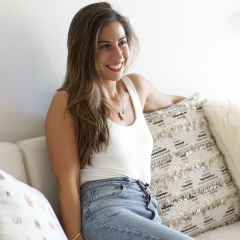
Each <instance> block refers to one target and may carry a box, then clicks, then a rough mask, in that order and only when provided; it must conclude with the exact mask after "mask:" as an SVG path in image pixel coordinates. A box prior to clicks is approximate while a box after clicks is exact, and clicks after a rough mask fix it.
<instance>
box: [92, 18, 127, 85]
mask: <svg viewBox="0 0 240 240" xmlns="http://www.w3.org/2000/svg"><path fill="white" fill-rule="evenodd" d="M128 58H129V47H128V43H127V38H126V35H125V30H124V28H123V26H122V25H121V23H119V22H117V21H114V22H112V23H110V24H108V25H105V26H103V27H102V28H101V30H100V32H99V36H98V50H97V55H96V61H95V66H96V69H97V71H98V73H99V74H100V76H101V77H102V79H103V80H105V81H106V80H112V81H117V80H119V79H121V78H122V76H123V71H124V68H125V66H126V63H127V60H128Z"/></svg>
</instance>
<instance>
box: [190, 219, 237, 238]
mask: <svg viewBox="0 0 240 240" xmlns="http://www.w3.org/2000/svg"><path fill="white" fill-rule="evenodd" d="M239 233H240V221H237V222H235V223H233V224H231V225H228V226H225V227H220V228H217V229H214V230H211V231H208V232H205V233H202V234H200V235H198V236H196V237H195V239H196V240H226V239H228V240H237V239H240V234H239Z"/></svg>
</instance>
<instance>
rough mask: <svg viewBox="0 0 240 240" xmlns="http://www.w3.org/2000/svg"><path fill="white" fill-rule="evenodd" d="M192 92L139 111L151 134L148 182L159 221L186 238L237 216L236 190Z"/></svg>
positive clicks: (197, 97)
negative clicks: (162, 106) (170, 102)
mask: <svg viewBox="0 0 240 240" xmlns="http://www.w3.org/2000/svg"><path fill="white" fill-rule="evenodd" d="M203 102H204V98H203V97H202V96H201V95H200V94H199V93H196V94H194V95H192V96H191V97H189V98H187V99H185V100H184V101H181V102H179V103H177V104H174V105H172V106H170V107H168V108H165V109H161V110H157V111H154V112H149V113H145V119H146V122H147V124H148V127H149V129H150V131H151V133H152V136H153V141H154V148H153V152H152V162H151V169H152V181H151V184H152V185H153V186H154V187H155V188H156V198H157V200H158V207H159V209H158V210H159V214H160V216H161V218H162V222H163V224H164V225H167V226H169V227H171V228H174V229H176V230H178V231H181V232H182V233H185V234H187V235H190V236H192V237H194V236H196V235H198V234H200V233H202V232H206V231H208V230H212V229H214V228H217V227H219V226H223V225H226V224H230V223H233V222H235V221H236V220H237V219H238V218H239V212H240V201H239V191H238V189H237V187H236V186H235V185H234V184H233V182H232V178H231V175H230V174H229V172H228V169H227V167H226V165H225V163H224V157H223V156H222V155H221V153H220V151H219V150H218V148H217V146H216V143H215V140H214V138H213V137H212V135H211V133H210V131H209V128H208V123H207V120H206V118H205V116H204V113H203V111H202V104H203Z"/></svg>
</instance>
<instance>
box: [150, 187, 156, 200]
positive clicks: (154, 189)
mask: <svg viewBox="0 0 240 240" xmlns="http://www.w3.org/2000/svg"><path fill="white" fill-rule="evenodd" d="M149 188H150V189H151V188H152V189H153V191H154V194H153V198H155V196H156V188H155V187H154V186H152V185H149Z"/></svg>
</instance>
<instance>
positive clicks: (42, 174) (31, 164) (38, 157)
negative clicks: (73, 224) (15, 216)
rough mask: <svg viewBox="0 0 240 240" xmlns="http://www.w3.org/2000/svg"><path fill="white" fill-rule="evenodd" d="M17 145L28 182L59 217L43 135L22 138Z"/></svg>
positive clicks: (52, 175) (53, 182)
mask: <svg viewBox="0 0 240 240" xmlns="http://www.w3.org/2000/svg"><path fill="white" fill-rule="evenodd" d="M17 145H18V146H19V148H20V149H21V151H22V155H23V160H24V165H25V169H26V173H27V178H28V184H29V185H30V186H32V187H34V188H36V189H38V190H39V191H41V192H42V193H43V194H44V196H45V197H46V198H47V199H48V201H49V202H50V204H51V205H52V207H53V209H54V212H55V213H56V215H57V217H58V218H59V202H58V189H57V183H56V180H55V178H54V174H53V170H52V165H51V161H50V157H49V153H48V149H47V145H46V139H45V137H37V138H32V139H27V140H23V141H20V142H18V143H17Z"/></svg>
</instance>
